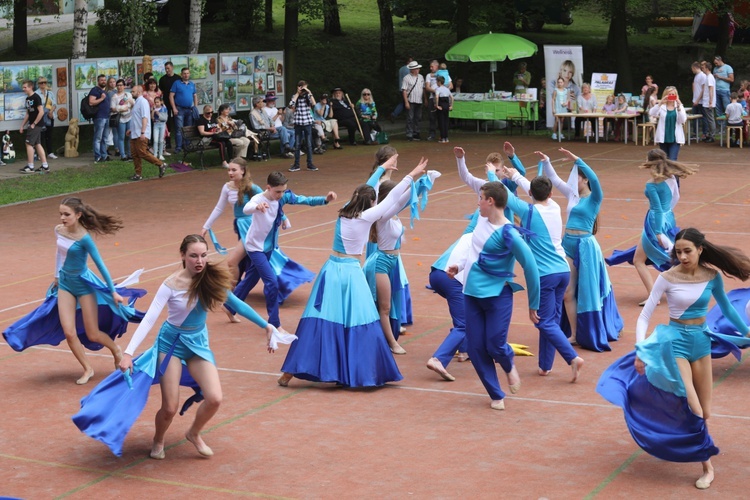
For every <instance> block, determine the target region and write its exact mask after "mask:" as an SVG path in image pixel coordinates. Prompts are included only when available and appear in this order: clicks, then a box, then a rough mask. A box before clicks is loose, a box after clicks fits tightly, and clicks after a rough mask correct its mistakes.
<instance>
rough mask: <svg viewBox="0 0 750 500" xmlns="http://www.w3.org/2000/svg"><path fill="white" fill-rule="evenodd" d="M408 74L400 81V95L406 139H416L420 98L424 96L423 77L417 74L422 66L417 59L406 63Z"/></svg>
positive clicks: (420, 104) (417, 137) (419, 114)
mask: <svg viewBox="0 0 750 500" xmlns="http://www.w3.org/2000/svg"><path fill="white" fill-rule="evenodd" d="M407 66H408V68H409V74H408V75H406V76H405V77H404V79H403V81H402V82H401V96H402V98H403V100H404V107H405V108H406V140H407V141H418V140H420V137H419V122H421V121H422V100H423V98H424V86H425V83H424V77H423V76H422V75H420V74H419V69H420V68H421V67H422V65H421V64H419V63H418V62H417V61H412V62H410V63H409V64H408V65H407Z"/></svg>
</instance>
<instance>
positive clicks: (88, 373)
mask: <svg viewBox="0 0 750 500" xmlns="http://www.w3.org/2000/svg"><path fill="white" fill-rule="evenodd" d="M93 376H94V369H93V368H89V369H88V370H86V371H85V372H83V375H82V376H81V378H79V379H78V380H76V384H78V385H84V384H87V383H88V381H89V380H91V377H93Z"/></svg>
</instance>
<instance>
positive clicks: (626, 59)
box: [576, 0, 633, 91]
mask: <svg viewBox="0 0 750 500" xmlns="http://www.w3.org/2000/svg"><path fill="white" fill-rule="evenodd" d="M626 3H627V0H614V1H613V2H612V19H611V20H610V23H609V35H608V37H607V49H608V51H609V57H611V58H614V60H615V68H616V70H617V88H619V89H625V90H626V91H629V90H630V89H632V88H633V74H632V72H631V70H630V54H629V51H628V25H627V17H626V12H625V6H626ZM576 76H577V77H578V75H576Z"/></svg>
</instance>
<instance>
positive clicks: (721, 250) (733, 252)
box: [672, 227, 750, 281]
mask: <svg viewBox="0 0 750 500" xmlns="http://www.w3.org/2000/svg"><path fill="white" fill-rule="evenodd" d="M677 240H687V241H690V242H692V243H693V245H695V248H701V247H702V248H703V252H701V254H700V257H699V260H698V262H699V263H700V264H702V265H704V266H705V265H706V264H708V265H710V266H712V267H715V268H716V269H719V270H720V271H721V272H722V273H724V275H726V276H732V277H734V278H738V279H740V280H742V281H747V279H748V278H750V258H748V256H747V255H745V253H744V252H743V251H742V250H740V249H739V248H734V247H727V246H722V245H715V244H713V243H711V242H710V241H708V240H707V239H706V235H705V234H703V233H701V232H700V231H698V230H697V229H695V228H694V227H688V228H686V229H683V230H682V231H680V232H679V233H677V236H675V241H677ZM672 260H675V261H676V260H677V252H676V251H675V249H674V248H673V249H672Z"/></svg>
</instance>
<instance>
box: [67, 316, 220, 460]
mask: <svg viewBox="0 0 750 500" xmlns="http://www.w3.org/2000/svg"><path fill="white" fill-rule="evenodd" d="M202 338H206V339H207V334H206V328H205V327H204V328H203V329H200V330H183V329H180V328H178V327H175V326H173V325H170V324H169V323H166V322H165V323H164V325H162V328H161V330H160V331H159V337H158V338H157V339H156V342H155V343H154V345H153V346H151V348H149V349H148V350H146V351H145V352H144V353H143V354H141V355H140V356H138V357H137V358H136V359H135V360H134V361H133V374H132V375H128V374H124V373H123V372H121V371H120V370H115V371H114V372H112V373H111V374H110V375H109V376H108V377H107V378H105V379H104V380H102V381H101V382H100V383H99V384H98V385H97V386H96V387H94V389H93V390H92V391H91V392H90V393H89V394H88V395H87V396H85V397H84V398H83V399H81V409H80V411H79V412H78V413H76V414H75V415H73V423H74V424H75V425H76V427H78V428H79V429H80V430H81V432H83V433H84V434H86V435H87V436H89V437H91V438H94V439H96V440H97V441H101V442H102V443H104V444H105V445H107V447H108V448H109V449H110V450H111V451H112V453H114V454H115V455H117V456H118V457H119V456H122V446H123V443H124V441H125V437H126V436H127V435H128V432H130V429H131V428H132V427H133V424H134V423H135V421H136V420H137V419H138V417H139V416H140V414H141V413H142V412H143V408H145V407H146V403H147V402H148V395H149V392H150V390H151V386H152V385H154V384H158V383H159V380H160V379H161V375H163V374H164V371H165V370H166V367H167V365H168V364H169V360H170V359H171V358H172V356H178V357H180V356H179V355H180V354H182V355H187V356H188V357H189V356H192V355H199V356H201V357H203V358H204V359H206V360H208V361H210V362H212V363H213V362H214V360H213V354H211V352H210V350H208V354H210V357H206V352H205V351H206V350H207V349H208V342H207V340H201V339H202ZM169 342H171V343H170V344H169V345H168V346H167V347H168V349H167V351H166V356H165V358H164V360H163V361H162V362H161V364H159V352H164V346H165V345H166V343H169ZM180 359H183V358H180ZM180 385H183V386H186V387H190V388H192V389H193V390H194V391H195V395H194V396H192V397H190V398H189V399H188V400H187V401H186V402H185V404H184V405H183V407H182V411H181V412H180V414H181V415H182V414H183V413H185V411H187V409H188V408H189V407H190V405H191V404H192V403H195V402H199V401H201V400H202V399H203V396H202V395H201V393H200V387H199V386H198V384H197V383H196V382H195V380H194V379H193V378H192V377H191V376H190V373H189V372H188V370H187V367H186V366H185V365H184V363H183V368H182V377H181V379H180Z"/></svg>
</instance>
